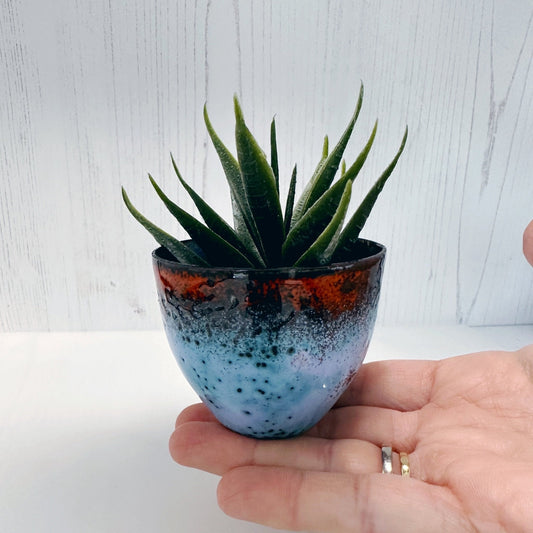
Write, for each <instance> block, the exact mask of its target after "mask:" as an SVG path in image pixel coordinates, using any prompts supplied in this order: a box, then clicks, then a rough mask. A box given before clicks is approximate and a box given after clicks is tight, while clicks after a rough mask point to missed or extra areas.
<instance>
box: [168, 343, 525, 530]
mask: <svg viewBox="0 0 533 533" xmlns="http://www.w3.org/2000/svg"><path fill="white" fill-rule="evenodd" d="M532 443H533V345H532V346H530V347H527V348H524V349H522V350H520V351H518V352H515V353H507V352H484V353H479V354H472V355H467V356H461V357H454V358H450V359H445V360H442V361H439V362H427V361H389V362H378V363H370V364H367V365H363V367H362V368H361V370H360V372H359V373H358V375H357V376H356V379H355V380H354V382H353V384H352V385H351V386H350V388H349V389H348V390H347V392H346V393H345V394H344V395H343V396H342V398H341V399H340V402H339V403H338V405H337V406H336V408H335V409H333V410H331V411H330V412H329V414H328V415H326V417H325V418H324V419H323V420H322V421H321V422H320V423H319V424H318V425H317V426H315V428H313V429H312V430H311V431H310V432H309V433H308V434H306V435H305V436H301V437H298V438H295V439H290V440H285V441H256V440H253V439H249V438H246V437H243V436H241V435H238V434H236V433H233V432H231V431H229V430H228V429H226V428H224V427H223V426H221V425H220V424H219V423H218V422H217V421H216V420H215V419H214V417H213V416H212V415H211V414H210V412H209V411H208V410H207V408H206V407H204V406H203V405H194V406H191V407H189V408H187V409H186V410H185V411H183V413H181V415H180V416H179V418H178V420H177V423H176V430H175V432H174V433H173V435H172V437H171V440H170V451H171V454H172V456H173V458H174V459H175V460H176V461H177V462H179V463H181V464H183V465H187V466H192V467H195V468H200V469H202V470H206V471H208V472H212V473H214V474H218V475H220V476H222V480H221V482H220V484H219V487H218V500H219V505H220V507H221V508H222V510H223V511H225V512H226V513H227V514H229V515H230V516H233V517H236V518H240V519H244V520H249V521H253V522H258V523H261V524H265V525H268V526H271V527H274V528H284V529H291V530H309V531H322V532H324V531H327V532H344V531H346V532H348V531H350V532H352V531H380V532H381V531H382V532H388V533H390V532H395V531H400V532H401V531H405V532H409V533H412V532H414V531H424V532H426V533H427V532H429V531H436V532H437V531H438V532H447V531H450V532H457V531H531V524H533V505H532V503H531V502H533V445H532ZM382 445H392V447H393V449H394V450H395V451H396V452H399V451H405V452H408V453H409V459H410V467H411V478H406V477H401V476H399V475H386V474H381V446H382ZM393 464H394V472H395V473H396V474H398V473H399V469H400V467H399V459H398V454H397V453H395V454H394V457H393Z"/></svg>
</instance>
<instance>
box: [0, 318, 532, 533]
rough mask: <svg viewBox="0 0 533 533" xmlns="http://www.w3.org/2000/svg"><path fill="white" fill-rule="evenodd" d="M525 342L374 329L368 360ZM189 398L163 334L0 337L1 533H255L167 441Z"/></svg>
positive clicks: (525, 338)
mask: <svg viewBox="0 0 533 533" xmlns="http://www.w3.org/2000/svg"><path fill="white" fill-rule="evenodd" d="M532 342H533V326H514V327H501V328H467V327H459V326H457V327H441V328H377V329H376V331H375V334H374V339H373V341H372V344H371V348H370V350H369V354H368V356H367V361H370V360H376V359H389V358H404V357H409V358H431V359H437V358H442V357H448V356H452V355H457V354H461V353H467V352H471V351H478V350H484V349H509V350H511V349H517V348H519V347H521V346H524V345H526V344H529V343H532ZM196 401H197V399H196V396H195V394H194V393H193V392H192V390H191V389H190V387H189V385H188V384H187V382H186V381H185V379H184V378H183V377H182V375H181V373H180V372H179V370H178V367H177V365H176V364H175V362H174V359H173V357H172V355H171V354H170V350H169V348H168V346H167V343H166V339H165V337H164V334H163V333H162V332H159V331H158V332H110V333H15V334H2V335H0V531H1V532H9V533H39V532H47V533H48V532H50V533H52V532H53V533H63V532H69V533H73V532H75V533H84V532H97V533H107V532H110V533H111V532H112V533H121V532H128V533H137V532H143V533H146V532H154V533H167V532H168V533H170V532H172V533H177V532H178V533H224V532H228V533H230V532H231V533H239V532H246V533H255V532H267V531H272V530H270V529H269V528H264V527H261V526H257V525H254V524H249V523H244V522H239V521H236V520H233V519H230V518H228V517H226V516H225V515H224V514H223V513H222V512H221V511H220V510H219V509H218V507H217V504H216V486H217V481H218V478H217V477H216V476H212V475H209V474H205V473H203V472H199V471H195V470H191V469H187V468H184V467H181V466H178V465H176V464H175V463H173V461H172V460H171V458H170V456H169V454H168V448H167V443H168V438H169V436H170V433H171V431H172V429H173V425H174V420H175V418H176V416H177V414H178V412H179V411H180V410H181V409H182V408H183V407H185V406H186V405H188V404H190V403H192V402H196Z"/></svg>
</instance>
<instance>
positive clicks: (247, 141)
mask: <svg viewBox="0 0 533 533" xmlns="http://www.w3.org/2000/svg"><path fill="white" fill-rule="evenodd" d="M234 103H235V122H236V124H235V143H236V145H237V157H238V160H239V166H240V168H241V175H242V184H243V188H244V190H245V193H246V199H247V200H248V205H249V207H250V211H251V213H252V216H253V218H254V221H255V226H256V227H257V230H258V233H259V239H260V243H261V248H262V249H263V250H264V255H263V259H264V260H265V263H266V264H267V266H278V265H279V264H280V261H281V244H282V242H283V237H284V235H283V216H282V213H281V206H280V203H279V196H278V193H277V191H276V180H275V178H274V173H273V172H272V168H271V167H270V164H269V163H268V161H267V159H266V156H265V154H264V152H263V150H261V148H260V147H259V145H258V144H257V141H256V140H255V138H254V137H253V135H252V134H251V132H250V130H249V129H248V127H247V126H246V124H245V122H244V118H243V115H242V110H241V107H240V104H239V101H238V99H237V97H235V98H234Z"/></svg>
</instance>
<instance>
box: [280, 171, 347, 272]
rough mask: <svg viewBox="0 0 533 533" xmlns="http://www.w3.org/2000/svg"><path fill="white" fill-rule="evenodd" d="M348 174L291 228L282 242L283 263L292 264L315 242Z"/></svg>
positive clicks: (339, 197)
mask: <svg viewBox="0 0 533 533" xmlns="http://www.w3.org/2000/svg"><path fill="white" fill-rule="evenodd" d="M348 181H351V180H350V177H349V176H346V175H345V176H344V177H343V178H341V179H339V180H338V181H337V182H336V183H335V184H334V185H332V187H331V188H330V189H328V190H327V191H326V193H325V194H324V195H323V196H322V197H321V198H320V200H318V202H316V203H315V204H314V205H313V206H312V207H311V208H310V209H309V210H308V211H307V212H306V213H305V215H304V216H303V217H302V218H301V219H300V220H299V221H298V222H297V223H296V224H295V225H294V226H293V227H292V228H291V230H290V231H289V234H288V235H287V237H286V239H285V242H284V244H283V249H282V253H283V264H284V265H292V264H294V262H295V261H296V260H297V259H298V258H299V257H300V256H301V255H302V254H303V253H304V252H305V251H306V250H307V249H308V248H309V247H310V246H311V245H312V244H313V242H315V240H316V239H317V237H318V236H319V235H320V234H321V233H322V232H323V231H324V229H325V228H326V226H327V225H328V224H329V223H330V221H331V219H332V217H333V216H334V214H335V212H336V211H337V209H338V207H339V203H340V201H341V198H342V194H343V192H344V189H345V187H346V183H347V182H348Z"/></svg>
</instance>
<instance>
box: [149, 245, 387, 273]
mask: <svg viewBox="0 0 533 533" xmlns="http://www.w3.org/2000/svg"><path fill="white" fill-rule="evenodd" d="M182 242H184V243H187V242H191V241H190V240H187V241H182ZM359 243H360V245H361V247H362V248H367V249H368V251H369V253H370V255H365V256H363V257H358V258H357V259H353V260H351V261H342V262H339V263H331V264H329V265H322V266H314V267H306V266H302V267H296V266H283V267H274V268H257V267H222V266H201V265H190V264H187V263H180V262H179V261H177V260H175V259H168V258H166V257H162V256H161V253H168V251H166V249H165V248H163V247H162V246H160V247H159V248H156V249H155V250H154V251H153V252H152V260H153V262H154V263H158V264H161V265H163V266H166V267H167V268H170V269H172V270H176V271H184V270H185V271H194V272H198V273H202V272H203V273H206V274H211V275H213V274H215V273H220V274H226V275H228V274H231V275H233V274H246V275H250V274H252V275H254V276H272V275H276V274H277V275H283V274H285V275H288V276H289V277H293V276H295V275H298V276H302V275H305V274H306V273H309V274H313V273H314V274H316V273H320V272H337V271H342V270H365V269H366V268H368V267H370V266H372V265H373V264H375V263H377V262H378V261H379V260H380V259H383V257H384V256H385V253H386V251H387V249H386V247H385V246H384V245H383V244H380V243H378V242H375V241H371V240H368V239H359Z"/></svg>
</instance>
